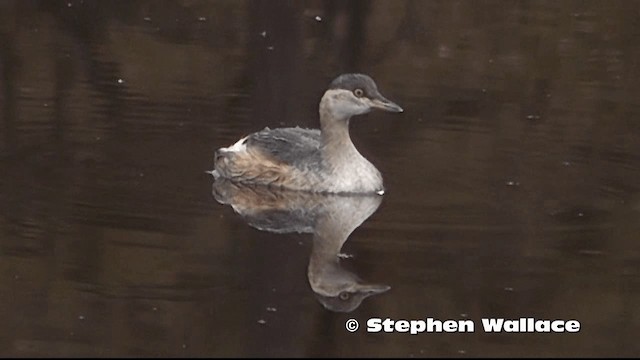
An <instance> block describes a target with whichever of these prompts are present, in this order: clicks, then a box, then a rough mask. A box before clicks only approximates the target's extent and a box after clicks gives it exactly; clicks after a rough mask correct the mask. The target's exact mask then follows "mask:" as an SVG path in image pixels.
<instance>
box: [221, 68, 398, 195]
mask: <svg viewBox="0 0 640 360" xmlns="http://www.w3.org/2000/svg"><path fill="white" fill-rule="evenodd" d="M372 109H380V110H384V111H390V112H402V108H401V107H400V106H398V105H396V104H395V103H393V102H391V101H390V100H388V99H386V98H385V97H384V96H382V95H381V94H380V92H379V91H378V88H377V86H376V84H375V82H374V81H373V79H371V78H370V77H369V76H367V75H364V74H344V75H341V76H339V77H337V78H336V79H335V80H333V81H332V82H331V84H330V85H329V88H328V89H327V91H326V92H325V93H324V96H323V97H322V99H321V101H320V106H319V113H320V128H321V130H317V129H302V128H300V127H295V128H279V129H273V130H272V129H269V128H265V129H264V130H262V131H259V132H256V133H253V134H250V135H248V136H247V137H245V138H243V139H241V140H239V141H238V142H236V143H235V144H234V145H232V146H230V147H226V148H221V149H219V150H218V151H217V152H216V157H215V170H214V171H212V174H213V175H214V177H216V178H218V177H222V178H226V179H229V180H231V181H237V182H241V183H247V184H258V185H266V186H270V187H279V188H285V189H291V190H301V191H310V192H318V193H379V194H380V193H382V192H383V191H384V187H383V184H382V175H381V174H380V172H379V171H378V169H376V168H375V166H374V165H373V164H371V163H370V162H369V161H368V160H367V159H365V158H364V157H363V156H362V155H361V154H360V153H359V152H358V150H357V149H356V148H355V146H354V145H353V142H352V141H351V137H350V136H349V120H350V119H351V117H353V116H356V115H360V114H365V113H367V112H369V111H371V110H372Z"/></svg>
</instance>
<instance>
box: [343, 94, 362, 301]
mask: <svg viewBox="0 0 640 360" xmlns="http://www.w3.org/2000/svg"><path fill="white" fill-rule="evenodd" d="M358 90H360V89H358ZM360 91H362V90H360ZM349 295H350V294H349V293H348V292H346V291H343V292H341V293H340V300H349Z"/></svg>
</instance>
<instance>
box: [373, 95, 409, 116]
mask: <svg viewBox="0 0 640 360" xmlns="http://www.w3.org/2000/svg"><path fill="white" fill-rule="evenodd" d="M371 107H373V108H376V109H380V110H384V111H390V112H395V113H401V112H403V111H404V110H402V108H401V107H400V106H398V104H396V103H394V102H393V101H391V100H389V99H387V98H385V97H384V96H382V95H379V96H376V98H375V99H372V100H371Z"/></svg>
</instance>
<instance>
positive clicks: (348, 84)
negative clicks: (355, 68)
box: [329, 74, 378, 97]
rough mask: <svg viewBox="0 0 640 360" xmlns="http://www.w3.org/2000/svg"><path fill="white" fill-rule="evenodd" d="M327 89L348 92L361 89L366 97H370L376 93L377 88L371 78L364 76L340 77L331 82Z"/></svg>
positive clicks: (349, 75)
mask: <svg viewBox="0 0 640 360" xmlns="http://www.w3.org/2000/svg"><path fill="white" fill-rule="evenodd" d="M329 89H343V90H349V91H353V90H355V89H362V90H363V91H364V93H365V95H367V97H371V96H372V95H374V94H377V93H378V86H377V85H376V83H375V82H374V81H373V79H372V78H371V77H369V76H368V75H365V74H343V75H340V76H338V77H337V78H335V79H334V80H333V81H332V82H331V84H330V85H329Z"/></svg>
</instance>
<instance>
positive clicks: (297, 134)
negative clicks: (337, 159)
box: [246, 126, 322, 170]
mask: <svg viewBox="0 0 640 360" xmlns="http://www.w3.org/2000/svg"><path fill="white" fill-rule="evenodd" d="M246 144H247V146H251V147H255V148H256V149H259V150H260V151H262V152H263V153H265V154H269V155H270V156H272V157H273V158H274V159H276V160H277V161H280V162H283V163H285V164H290V165H292V166H295V167H296V168H298V169H300V170H307V169H308V168H309V167H310V166H311V167H319V166H320V164H321V162H322V157H321V154H320V130H318V129H303V128H301V127H297V126H296V127H294V128H277V129H269V128H268V127H267V128H265V129H264V130H262V131H258V132H256V133H253V134H251V135H249V136H248V137H247V143H246Z"/></svg>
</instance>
